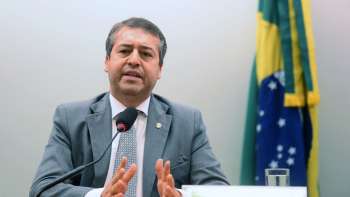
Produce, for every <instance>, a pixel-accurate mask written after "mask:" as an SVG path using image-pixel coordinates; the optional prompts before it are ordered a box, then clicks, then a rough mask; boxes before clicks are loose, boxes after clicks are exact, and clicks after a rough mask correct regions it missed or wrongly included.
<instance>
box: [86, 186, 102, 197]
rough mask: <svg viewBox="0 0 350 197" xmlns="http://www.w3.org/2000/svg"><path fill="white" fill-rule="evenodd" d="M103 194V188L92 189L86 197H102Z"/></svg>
mask: <svg viewBox="0 0 350 197" xmlns="http://www.w3.org/2000/svg"><path fill="white" fill-rule="evenodd" d="M102 192H103V187H102V188H97V189H92V190H90V191H89V192H88V193H87V194H86V195H85V196H84V197H100V196H101V194H102Z"/></svg>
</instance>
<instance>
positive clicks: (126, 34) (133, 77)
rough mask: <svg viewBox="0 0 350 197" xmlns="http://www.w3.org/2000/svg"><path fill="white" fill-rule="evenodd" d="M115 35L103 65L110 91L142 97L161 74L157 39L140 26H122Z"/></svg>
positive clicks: (121, 94) (121, 95)
mask: <svg viewBox="0 0 350 197" xmlns="http://www.w3.org/2000/svg"><path fill="white" fill-rule="evenodd" d="M115 36H116V40H115V43H114V46H113V48H112V51H111V54H110V57H107V58H106V60H105V68H104V69H105V71H106V72H107V73H108V77H109V82H110V88H111V92H112V95H113V96H116V97H117V98H118V97H119V98H138V99H145V98H147V97H148V96H149V95H150V93H151V91H152V89H153V87H154V86H155V84H156V82H157V80H158V79H160V77H161V70H162V65H159V50H158V49H159V46H160V40H159V38H157V37H156V36H153V35H152V34H150V33H147V32H145V31H144V30H142V29H140V28H129V27H123V28H122V29H120V30H119V31H118V32H117V33H116V35H115Z"/></svg>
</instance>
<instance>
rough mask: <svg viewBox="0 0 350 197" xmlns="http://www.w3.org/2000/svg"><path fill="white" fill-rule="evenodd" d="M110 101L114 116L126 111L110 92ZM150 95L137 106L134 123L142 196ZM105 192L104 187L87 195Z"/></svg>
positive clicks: (111, 164) (138, 191) (95, 196)
mask: <svg viewBox="0 0 350 197" xmlns="http://www.w3.org/2000/svg"><path fill="white" fill-rule="evenodd" d="M109 101H110V103H111V109H112V118H114V117H115V116H116V115H118V114H119V113H120V112H122V111H124V110H125V109H126V107H125V106H124V105H123V104H122V103H120V102H119V101H118V100H117V99H116V98H114V97H113V96H112V95H111V94H109ZM149 102H150V97H148V98H147V99H146V100H145V101H144V102H143V103H141V104H140V105H139V106H137V107H136V109H137V110H138V111H140V112H139V113H138V116H137V118H136V121H135V123H134V127H135V129H136V144H137V146H136V148H137V153H136V154H137V171H136V173H137V184H136V197H142V171H143V170H142V168H143V152H144V146H145V134H146V124H147V116H148V108H149ZM111 124H112V136H114V134H115V133H116V132H117V127H116V124H115V120H114V119H112V123H111ZM119 137H120V136H119V135H118V136H117V137H116V139H115V140H114V141H113V143H112V149H111V157H110V162H109V168H108V173H107V177H106V182H105V185H107V184H108V183H109V181H110V180H112V177H113V169H114V165H115V157H116V154H117V149H118V144H119ZM102 192H103V188H98V189H93V190H90V191H89V192H88V193H87V194H86V195H85V197H100V196H101V194H102Z"/></svg>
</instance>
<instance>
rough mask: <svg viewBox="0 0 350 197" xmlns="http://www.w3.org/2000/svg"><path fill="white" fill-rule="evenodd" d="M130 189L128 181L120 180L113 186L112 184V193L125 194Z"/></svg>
mask: <svg viewBox="0 0 350 197" xmlns="http://www.w3.org/2000/svg"><path fill="white" fill-rule="evenodd" d="M127 189H128V183H126V182H124V181H123V180H118V181H117V182H116V183H115V184H114V185H113V186H112V194H114V195H115V194H119V193H122V194H124V193H125V192H126V191H127Z"/></svg>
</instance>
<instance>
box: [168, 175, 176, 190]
mask: <svg viewBox="0 0 350 197" xmlns="http://www.w3.org/2000/svg"><path fill="white" fill-rule="evenodd" d="M167 185H169V186H170V187H172V188H175V181H174V177H173V175H171V174H169V175H168V176H167Z"/></svg>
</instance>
